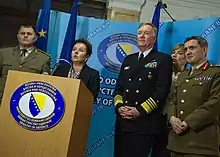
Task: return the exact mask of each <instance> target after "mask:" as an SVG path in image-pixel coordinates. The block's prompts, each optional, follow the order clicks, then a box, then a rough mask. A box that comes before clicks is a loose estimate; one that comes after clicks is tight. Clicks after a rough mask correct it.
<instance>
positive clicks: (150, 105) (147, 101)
mask: <svg viewBox="0 0 220 157" xmlns="http://www.w3.org/2000/svg"><path fill="white" fill-rule="evenodd" d="M146 103H147V104H148V106H149V107H150V108H151V110H154V105H153V104H152V103H151V102H150V101H149V100H146Z"/></svg>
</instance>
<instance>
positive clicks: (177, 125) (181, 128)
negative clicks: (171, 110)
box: [170, 116, 189, 134]
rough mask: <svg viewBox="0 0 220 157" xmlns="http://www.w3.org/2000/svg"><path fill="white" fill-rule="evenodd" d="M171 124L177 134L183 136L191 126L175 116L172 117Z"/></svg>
mask: <svg viewBox="0 0 220 157" xmlns="http://www.w3.org/2000/svg"><path fill="white" fill-rule="evenodd" d="M170 124H171V125H172V129H173V131H174V132H175V133H176V134H181V133H183V132H185V131H186V130H187V129H188V128H189V125H188V124H187V123H186V122H185V121H181V120H180V119H179V118H177V117H175V116H172V117H170Z"/></svg>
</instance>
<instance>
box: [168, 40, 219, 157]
mask: <svg viewBox="0 0 220 157" xmlns="http://www.w3.org/2000/svg"><path fill="white" fill-rule="evenodd" d="M184 50H185V55H186V60H187V62H188V63H189V64H191V68H190V70H186V69H185V70H184V71H183V72H182V73H181V74H180V75H179V77H178V80H177V83H176V93H175V95H174V97H173V99H172V101H171V104H170V105H169V112H168V118H169V122H170V124H171V126H172V130H170V134H169V141H168V148H169V149H170V150H171V157H217V156H218V155H219V150H218V146H219V142H218V136H219V132H218V121H217V119H218V115H219V110H220V105H219V104H220V67H218V66H215V65H210V64H209V63H208V61H207V59H206V54H207V51H208V43H207V41H206V40H205V39H204V38H202V37H200V36H192V37H189V38H187V39H186V40H185V43H184Z"/></svg>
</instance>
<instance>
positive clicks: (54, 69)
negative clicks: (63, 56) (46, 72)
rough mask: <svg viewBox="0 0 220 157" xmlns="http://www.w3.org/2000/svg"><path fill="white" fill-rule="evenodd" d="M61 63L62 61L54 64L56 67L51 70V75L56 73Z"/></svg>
mask: <svg viewBox="0 0 220 157" xmlns="http://www.w3.org/2000/svg"><path fill="white" fill-rule="evenodd" d="M59 64H60V63H59V62H58V63H56V64H55V65H54V68H53V70H52V72H51V74H50V75H53V74H54V72H55V71H56V70H57V67H58V65H59Z"/></svg>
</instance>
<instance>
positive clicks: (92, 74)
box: [52, 63, 100, 101]
mask: <svg viewBox="0 0 220 157" xmlns="http://www.w3.org/2000/svg"><path fill="white" fill-rule="evenodd" d="M70 68H71V65H70V64H66V63H61V64H58V65H57V67H55V70H54V72H53V73H52V75H53V76H61V77H68V74H69V71H70ZM78 79H80V80H81V81H82V82H83V83H84V84H85V85H86V86H87V88H88V89H89V90H90V91H91V93H92V94H93V96H94V101H95V100H96V98H97V96H98V93H99V88H100V78H99V72H98V71H97V70H95V69H92V68H90V67H89V66H88V65H86V64H85V65H84V67H83V68H82V70H81V72H80V75H79V78H78Z"/></svg>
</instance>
